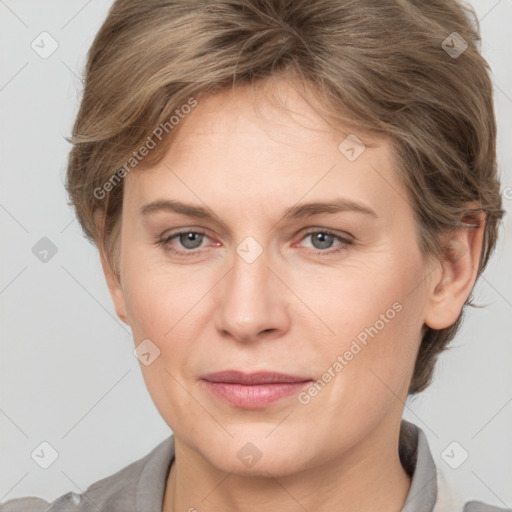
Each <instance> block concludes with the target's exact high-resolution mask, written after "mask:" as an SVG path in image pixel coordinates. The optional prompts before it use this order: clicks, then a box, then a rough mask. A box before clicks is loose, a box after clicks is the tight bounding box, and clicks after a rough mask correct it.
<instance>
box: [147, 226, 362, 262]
mask: <svg viewBox="0 0 512 512" xmlns="http://www.w3.org/2000/svg"><path fill="white" fill-rule="evenodd" d="M189 233H194V234H195V235H201V236H204V237H207V238H209V237H208V235H207V234H206V233H205V232H204V231H201V230H191V229H190V230H185V231H179V232H177V233H173V234H172V235H168V236H166V237H164V238H161V239H159V240H158V241H157V242H156V245H158V246H159V247H162V248H163V250H164V251H165V252H168V253H171V254H173V255H175V256H188V255H195V254H199V253H202V252H204V250H201V249H191V250H186V251H178V250H176V249H174V248H173V247H171V246H170V245H168V244H169V242H170V241H171V240H172V239H173V238H177V237H179V236H180V235H186V234H189ZM318 233H322V234H324V235H330V236H333V237H334V238H336V239H338V241H339V242H340V244H339V245H338V246H337V248H335V249H326V250H321V249H311V250H314V251H316V252H318V253H323V254H337V253H339V252H341V251H344V250H347V249H348V247H349V246H351V245H353V241H352V240H349V239H347V238H343V237H342V236H340V235H338V234H336V233H334V232H333V231H330V230H329V229H315V230H312V231H308V232H307V233H305V234H304V235H303V237H302V238H301V241H302V240H303V239H304V238H306V237H308V236H311V235H314V234H318Z"/></svg>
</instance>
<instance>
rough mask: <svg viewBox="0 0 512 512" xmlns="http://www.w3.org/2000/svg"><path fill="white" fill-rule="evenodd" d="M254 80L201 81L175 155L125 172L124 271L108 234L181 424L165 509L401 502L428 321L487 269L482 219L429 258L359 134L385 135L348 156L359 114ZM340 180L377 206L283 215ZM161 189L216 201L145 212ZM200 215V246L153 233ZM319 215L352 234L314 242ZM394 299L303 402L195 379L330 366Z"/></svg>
mask: <svg viewBox="0 0 512 512" xmlns="http://www.w3.org/2000/svg"><path fill="white" fill-rule="evenodd" d="M261 91H263V89H261V90H259V89H251V88H250V87H248V86H243V87H240V88H238V89H237V90H236V91H235V92H234V93H233V92H231V91H226V92H222V93H219V94H216V95H213V96H208V97H206V98H203V99H201V101H200V102H199V104H198V106H197V107H196V108H195V109H194V110H193V112H192V113H191V114H189V115H188V116H187V118H186V120H185V121H183V122H182V123H183V124H182V125H181V126H180V131H179V132H178V135H177V138H176V140H175V142H174V143H173V145H172V146H171V147H170V149H169V150H168V152H167V153H166V155H165V157H164V159H163V160H162V161H161V162H160V163H159V164H158V165H156V166H153V167H151V168H148V169H143V170H140V169H138V170H134V171H133V172H131V173H130V174H128V175H127V176H126V178H125V180H126V181H125V184H124V186H125V189H124V201H123V211H122V230H121V252H120V254H121V257H120V269H121V270H120V280H117V279H116V277H115V276H114V274H113V273H112V271H111V269H110V267H109V265H108V263H107V258H106V256H105V254H104V252H103V250H102V249H101V248H100V254H101V259H102V264H103V269H104V271H105V276H106V279H107V284H108V286H109V289H110V292H111V295H112V299H113V301H114V304H115V307H116V311H117V314H118V316H119V317H120V318H121V319H122V320H123V321H124V322H126V323H127V324H128V325H129V326H130V327H131V329H132V331H133V335H134V340H135V344H136V345H138V344H139V343H140V342H141V341H142V340H144V339H148V338H149V339H150V340H151V341H152V342H153V343H154V344H155V345H156V346H157V347H158V348H159V350H160V356H159V357H157V358H156V359H155V360H154V362H153V363H152V364H150V365H149V366H145V365H142V364H141V369H142V372H143V376H144V379H145V382H146V385H147V387H148V390H149V392H150V394H151V397H152V399H153V401H154V403H155V405H156V407H157V408H158V411H159V412H160V414H161V415H162V417H163V418H164V420H165V421H166V422H167V423H168V425H169V426H170V428H171V429H172V431H173V433H174V436H175V443H176V460H175V462H174V464H173V465H172V468H171V471H170V474H169V478H168V481H167V486H166V491H165V496H164V503H163V510H164V512H170V511H187V510H190V509H192V510H193V508H194V509H196V510H198V511H199V512H210V511H211V512H213V511H219V510H237V511H240V512H242V511H244V512H245V511H256V510H258V511H261V510H269V509H272V510H280V511H284V512H288V511H294V512H295V511H299V510H300V511H302V510H304V509H305V510H315V511H317V512H323V511H327V510H338V511H370V510H380V511H383V512H386V511H397V510H400V509H401V508H402V506H403V504H404V502H405V499H406V497H407V494H408V491H409V487H410V480H409V478H408V476H407V474H406V473H405V471H404V469H403V468H402V466H401V464H400V460H399V457H398V440H399V427H400V421H401V417H402V413H403V408H404V401H405V399H406V397H407V390H408V387H409V383H410V380H411V376H412V372H413V367H414V362H415V358H416V354H417V351H418V347H419V343H420V340H421V333H422V328H423V327H424V325H429V326H431V327H433V328H436V329H440V328H443V327H447V326H449V325H452V324H453V323H454V322H455V321H456V319H457V317H458V315H459V313H460V311H461V308H462V306H463V304H464V301H465V299H466V298H467V296H468V295H469V293H470V291H471V289H472V287H473V285H474V281H475V278H476V269H477V268H478V258H479V255H480V250H481V244H482V235H483V222H482V223H481V226H480V228H478V229H474V230H464V229H461V230H458V231H455V232H453V233H452V234H451V237H450V239H451V240H453V241H454V243H455V245H454V247H455V248H456V250H457V251H459V256H458V257H457V258H454V259H453V260H451V261H448V260H446V261H442V262H439V261H430V260H426V259H425V258H424V257H423V256H422V254H421V252H420V250H419V246H418V243H417V240H416V226H415V221H414V218H413V212H412V208H411V205H410V204H409V202H408V201H406V200H405V199H404V198H405V197H407V194H406V191H405V189H404V187H403V185H402V184H401V183H400V181H399V180H398V178H397V176H396V175H395V172H394V166H395V164H394V161H393V155H392V154H391V151H390V148H389V145H388V143H387V142H386V141H385V140H370V139H369V138H368V137H366V138H365V136H363V135H362V134H359V137H360V138H361V139H362V140H363V141H367V142H371V143H372V144H373V145H374V147H371V148H370V147H367V148H366V150H365V151H364V152H363V153H362V154H361V155H360V156H359V157H358V158H357V159H356V160H355V161H353V162H351V161H349V160H348V159H347V158H346V157H345V156H344V155H343V154H342V153H341V152H340V151H339V150H338V145H339V144H340V142H341V141H342V140H343V139H344V138H345V137H346V136H347V135H348V133H350V132H348V131H345V132H341V134H340V132H335V131H334V130H333V129H332V128H331V127H330V126H329V125H328V124H327V123H326V122H325V121H324V120H323V118H322V117H321V116H320V115H319V114H318V113H317V112H316V110H315V109H314V108H313V107H312V106H311V105H310V103H309V102H306V101H305V100H304V98H303V97H302V96H301V95H300V94H298V93H297V88H296V87H292V86H291V84H290V83H288V82H278V83H276V84H274V87H273V89H272V91H273V93H274V95H275V96H274V98H275V97H277V98H279V100H280V102H281V104H282V106H281V107H278V106H276V105H275V104H274V103H271V102H269V101H267V99H266V96H265V95H264V94H261ZM255 99H256V100H258V101H257V103H256V104H257V106H258V109H256V107H255V105H256V104H255ZM283 106H285V107H286V108H283ZM291 112H293V113H291ZM339 197H344V198H348V199H350V200H352V201H357V202H359V203H363V204H364V205H366V206H367V207H369V208H371V209H372V210H374V212H375V213H376V216H375V217H373V216H371V215H365V214H362V213H358V212H355V211H344V212H338V213H334V214H332V213H330V214H326V213H324V214H317V215H315V216H313V217H303V218H298V219H284V217H283V215H284V211H285V209H287V208H289V207H292V206H296V205H297V204H303V203H306V202H310V201H315V202H316V201H328V200H333V199H335V198H339ZM157 199H174V200H179V201H182V202H186V203H189V204H192V205H196V206H202V207H206V206H207V207H209V208H210V209H211V210H212V211H213V212H214V213H215V216H216V217H214V218H212V219H200V218H193V217H190V216H187V215H184V214H178V213H173V212H170V211H161V212H157V213H152V214H150V215H141V213H140V211H139V210H140V208H141V207H142V206H143V205H144V204H147V203H149V202H152V201H155V200H157ZM100 215H101V213H100V212H98V214H97V219H98V222H99V219H100ZM198 229H199V230H201V231H205V232H206V234H207V236H205V237H204V238H201V237H199V240H198V241H197V245H199V246H200V248H199V249H193V248H192V249H190V248H189V249H187V247H190V244H189V245H188V246H185V245H183V242H185V243H186V239H185V240H183V238H182V239H181V241H180V238H179V237H174V238H173V239H171V241H169V242H168V243H167V246H168V247H169V246H171V247H173V248H174V249H176V250H180V251H183V252H186V251H187V250H188V251H194V250H195V251H196V252H195V253H193V252H192V254H191V253H190V252H189V254H184V255H181V256H177V255H173V254H171V253H169V252H166V251H165V250H164V248H163V247H162V246H159V245H158V244H157V243H156V242H157V241H158V240H159V239H161V238H162V237H163V236H164V235H168V236H170V235H172V234H173V233H176V232H178V231H186V232H187V230H189V231H194V230H198ZM313 229H314V230H315V232H320V233H321V232H322V229H328V230H332V231H334V232H335V234H338V235H339V236H341V237H345V238H347V236H348V237H349V238H350V239H351V240H352V241H353V243H352V245H347V246H341V247H342V248H341V250H340V251H339V252H337V253H332V252H331V253H328V251H333V250H336V249H339V248H340V244H341V242H340V241H339V239H337V238H336V237H333V238H332V239H331V238H329V237H327V246H326V245H324V246H321V245H320V246H319V243H318V242H316V243H315V236H311V235H309V236H307V235H306V233H308V232H311V231H312V230H313ZM247 236H251V237H253V238H254V239H255V240H256V241H257V242H258V244H259V245H260V246H261V248H262V250H263V252H262V253H261V255H260V256H259V257H258V258H257V259H256V260H255V261H253V262H252V263H247V262H246V261H245V260H244V259H243V258H242V257H240V256H239V255H238V254H237V252H236V249H237V247H238V246H239V244H240V243H241V242H242V241H243V240H244V239H245V238H246V237H247ZM329 242H330V245H329ZM197 251H202V252H197ZM396 302H398V303H399V304H400V305H401V306H402V309H401V311H400V312H399V313H397V314H396V315H395V316H394V318H393V319H392V320H390V321H389V322H387V323H386V324H385V327H384V328H382V329H381V330H380V331H379V333H378V335H377V336H375V337H374V338H373V339H371V338H370V339H369V340H368V343H367V345H366V346H364V348H363V349H362V350H361V351H360V352H359V353H357V355H355V356H354V357H353V359H352V360H351V361H349V362H348V364H346V366H344V368H343V369H342V371H340V372H339V373H336V376H335V378H333V379H332V380H331V381H330V382H329V383H328V384H327V385H326V386H325V388H324V389H322V390H321V392H319V393H318V394H317V395H316V396H315V397H313V398H312V399H311V401H310V402H309V403H307V404H302V403H300V402H299V401H298V399H297V397H296V396H292V397H289V398H286V399H284V400H281V401H278V402H276V403H274V404H272V405H271V406H268V407H266V408H261V409H255V410H248V409H244V408H239V407H235V406H233V405H230V404H227V403H224V402H221V401H220V400H219V399H217V398H216V397H214V396H212V395H211V394H209V393H208V392H207V391H206V390H205V389H204V388H203V386H202V385H201V381H200V377H201V376H202V375H203V374H205V373H208V372H214V371H220V370H224V369H239V370H244V371H246V372H251V371H257V370H274V371H279V372H283V373H289V374H293V375H301V376H305V377H307V378H312V379H320V378H321V377H322V375H323V374H324V373H325V372H326V371H328V369H329V368H330V367H332V366H333V363H334V362H335V361H336V360H337V357H338V355H343V354H344V353H345V352H346V351H347V350H348V349H349V347H350V345H351V343H352V342H353V340H354V339H356V337H357V336H358V334H360V333H361V332H362V331H364V329H365V328H366V327H369V326H372V325H374V324H375V323H376V321H377V320H379V318H381V316H380V315H381V314H385V313H386V311H387V310H389V309H390V308H391V307H392V304H394V303H396ZM248 442H251V443H253V444H254V445H255V446H256V447H257V449H258V450H259V452H261V459H260V460H259V461H258V462H257V463H256V464H254V465H253V466H252V467H246V466H245V465H244V464H242V463H241V461H240V460H239V458H238V457H237V452H238V451H239V450H240V448H242V447H243V446H244V445H245V444H246V443H248Z"/></svg>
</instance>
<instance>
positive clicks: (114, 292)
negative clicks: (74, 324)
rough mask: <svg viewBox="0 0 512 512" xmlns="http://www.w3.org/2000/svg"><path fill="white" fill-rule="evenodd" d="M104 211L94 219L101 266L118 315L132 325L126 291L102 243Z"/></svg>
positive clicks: (98, 212)
mask: <svg viewBox="0 0 512 512" xmlns="http://www.w3.org/2000/svg"><path fill="white" fill-rule="evenodd" d="M101 215H102V212H101V211H100V210H97V211H96V212H95V213H94V219H95V223H96V232H97V233H98V234H99V236H98V237H97V242H96V245H97V247H98V251H99V255H100V260H101V266H102V268H103V274H104V275H105V280H106V282H107V287H108V289H109V292H110V296H111V298H112V302H113V303H114V307H115V310H116V314H117V316H118V317H119V318H120V319H121V320H122V321H123V322H124V323H125V324H127V325H130V324H129V322H128V315H127V313H126V303H125V298H124V292H123V288H122V286H121V282H120V278H118V276H117V275H116V274H115V272H114V271H113V269H112V266H111V265H110V262H109V261H108V258H107V255H106V252H105V248H104V246H103V243H102V239H103V238H102V236H101V233H102V228H101V222H102V218H101Z"/></svg>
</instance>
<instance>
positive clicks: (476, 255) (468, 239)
mask: <svg viewBox="0 0 512 512" xmlns="http://www.w3.org/2000/svg"><path fill="white" fill-rule="evenodd" d="M470 208H474V209H475V210H476V208H478V205H476V204H474V203H472V204H469V205H468V209H470ZM461 220H462V221H464V222H467V223H468V224H472V225H473V226H472V227H468V228H457V229H455V230H453V231H450V233H449V234H447V235H446V236H445V237H444V243H445V246H446V253H445V257H444V258H443V260H442V261H439V262H438V264H440V266H441V272H440V277H438V278H436V281H434V282H432V289H431V292H430V296H429V298H428V302H427V307H426V314H425V324H426V325H428V326H429V327H431V328H432V329H444V328H446V327H450V326H452V325H453V324H454V323H455V322H456V321H457V319H458V317H459V315H460V312H461V310H462V307H463V306H464V303H465V301H466V299H467V298H468V296H469V294H470V293H471V290H472V289H473V286H474V284H475V281H476V276H477V272H478V266H479V264H480V257H481V252H482V243H483V235H484V228H485V213H484V212H482V211H481V210H477V211H472V212H471V213H468V214H465V215H464V216H463V217H462V219H461Z"/></svg>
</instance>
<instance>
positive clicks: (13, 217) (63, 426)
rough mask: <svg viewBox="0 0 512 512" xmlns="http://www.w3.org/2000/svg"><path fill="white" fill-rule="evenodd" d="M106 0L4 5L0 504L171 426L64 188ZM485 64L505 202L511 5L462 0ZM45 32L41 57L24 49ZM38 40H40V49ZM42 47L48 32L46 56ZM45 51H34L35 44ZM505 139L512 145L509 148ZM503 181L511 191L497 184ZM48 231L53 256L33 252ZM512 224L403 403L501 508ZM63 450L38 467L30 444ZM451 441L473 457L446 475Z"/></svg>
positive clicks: (63, 479)
mask: <svg viewBox="0 0 512 512" xmlns="http://www.w3.org/2000/svg"><path fill="white" fill-rule="evenodd" d="M110 4H111V2H110V1H100V0H92V1H91V0H89V1H85V0H82V1H77V0H72V1H71V0H59V1H57V0H53V1H45V2H41V0H32V1H28V0H19V1H14V0H0V38H1V40H0V45H1V62H2V66H1V73H0V102H1V105H0V107H1V118H0V144H1V151H2V159H1V162H2V173H1V185H0V223H1V251H0V258H1V276H0V301H1V323H0V325H1V331H0V332H1V342H2V345H1V367H0V370H1V382H0V384H1V387H0V389H1V400H0V428H1V432H2V437H1V454H2V455H1V458H0V502H3V501H6V500H8V499H12V498H16V497H20V496H27V495H33V496H40V497H43V498H45V499H47V500H48V501H51V500H54V499H55V498H57V497H58V496H60V495H61V494H64V493H66V492H68V491H70V490H73V491H76V492H81V491H84V490H85V489H86V488H87V487H88V485H90V484H91V483H93V482H94V481H96V480H98V479H100V478H103V477H105V476H107V475H110V474H112V473H114V472H115V471H117V470H118V469H120V468H122V467H123V466H125V465H127V464H129V463H130V462H132V461H134V460H135V459H138V458H140V457H142V456H143V455H145V454H146V453H148V452H149V451H150V450H151V449H152V448H153V447H154V446H156V444H157V443H159V442H160V441H161V440H162V439H164V438H165V437H167V436H168V435H169V434H170V429H169V427H168V426H167V425H166V424H165V422H164V421H163V420H162V419H161V417H160V416H159V414H158V412H157V410H156V408H155V406H154V404H153V402H152V401H151V398H150V396H149V394H148V392H147V390H146V387H145V384H144V381H143V379H142V375H141V372H140V368H139V363H138V361H137V359H135V357H134V356H133V353H132V350H133V341H132V338H131V332H130V331H129V329H128V328H127V327H126V326H125V325H124V324H122V322H120V321H119V320H118V319H117V317H116V315H115V311H114V308H113V306H112V303H111V299H110V296H109V294H108V290H107V287H106V285H105V282H104V278H103V274H102V270H101V266H100V263H99V259H98V256H97V251H96V249H95V248H94V247H93V246H91V245H90V244H89V243H88V242H87V241H86V240H85V238H83V236H82V233H81V231H80V229H79V227H78V223H77V221H76V219H75V218H74V215H73V213H72V211H71V209H70V208H69V207H68V206H67V204H66V203H67V198H66V195H65V191H64V187H63V182H64V174H65V167H66V158H67V152H68V150H69V145H68V143H67V142H66V141H65V140H64V137H65V136H69V135H70V133H71V127H72V122H73V118H74V115H75V114H76V111H77V107H78V101H79V96H80V92H81V82H80V79H79V76H80V74H81V71H82V69H83V65H84V63H85V57H86V52H87V50H88V48H89V46H90V44H91V42H92V39H93V37H94V35H95V33H96V31H97V30H98V28H99V27H100V25H101V23H102V21H103V19H104V17H105V15H106V13H107V10H108V7H109V6H110ZM472 4H473V5H474V6H475V8H476V9H477V12H478V15H479V17H480V19H481V28H482V36H483V45H482V50H483V53H484V56H485V57H486V58H487V59H488V61H489V63H490V64H491V67H492V69H493V81H494V84H495V88H496V95H495V102H496V109H497V115H498V124H499V141H498V151H499V162H500V168H501V173H502V183H503V188H504V189H506V190H507V191H508V192H507V194H504V195H506V197H505V201H504V204H505V208H506V209H507V210H508V211H510V210H511V209H512V173H511V168H512V145H511V144H510V140H512V68H511V65H510V55H511V53H512V52H511V50H512V34H511V26H510V22H511V20H512V0H501V1H497V0H474V1H473V2H472ZM43 31H47V32H49V33H50V34H51V36H52V37H53V38H54V39H55V40H56V41H57V42H58V45H59V46H58V48H57V50H56V51H55V52H54V53H53V54H52V55H51V56H50V57H48V58H47V59H43V58H41V57H40V56H39V55H38V54H37V53H36V52H35V51H34V50H33V49H32V48H31V43H32V41H33V40H36V42H37V41H39V40H40V38H39V39H38V37H39V35H40V34H41V32H43ZM39 44H40V45H41V43H39ZM49 44H50V41H49V40H46V43H45V48H46V50H48V48H50V46H49ZM41 51H42V49H41ZM507 143H508V144H507ZM506 187H508V189H507V188H506ZM42 237H48V238H49V239H50V240H51V241H52V242H53V244H55V246H56V248H57V253H56V254H55V255H54V256H53V257H52V258H50V259H49V261H48V262H46V263H42V262H41V261H40V260H39V259H38V258H36V256H35V255H34V254H33V252H32V248H33V247H34V245H35V244H36V243H37V242H38V241H39V240H40V239H41V238H42ZM511 237H512V223H511V219H510V216H507V217H506V219H505V222H504V225H503V228H502V230H501V240H500V243H499V246H498V248H497V251H496V254H495V255H494V257H493V259H492V261H491V263H490V266H489V268H488V269H487V271H486V272H485V274H484V276H483V278H482V279H481V281H480V283H479V284H478V285H477V288H476V293H475V299H476V301H477V302H478V303H480V304H486V305H487V306H486V307H485V308H484V309H470V310H469V311H468V313H467V317H466V321H465V324H464V327H463V329H462V331H461V332H460V334H459V335H458V337H457V339H456V340H455V341H454V343H453V347H454V348H453V349H452V350H451V351H450V352H448V353H446V354H444V355H443V356H442V357H441V359H440V362H439V365H438V367H437V371H436V379H435V383H434V384H433V385H432V386H431V388H430V389H428V390H427V391H426V392H424V393H423V394H422V395H420V396H419V397H417V398H416V399H414V400H410V401H408V403H407V404H406V410H405V418H406V419H409V420H410V421H412V422H414V423H416V424H417V425H418V426H419V427H421V428H422V429H423V430H424V432H425V433H426V435H427V437H428V439H429V442H430V446H431V449H432V452H433V455H434V458H435V461H436V464H437V465H438V467H439V468H440V470H441V471H442V472H443V474H445V475H446V478H447V480H448V482H449V483H450V485H451V486H452V487H453V489H455V490H456V492H457V493H460V494H461V495H462V496H464V497H465V498H475V499H481V500H483V501H486V502H488V503H492V504H495V505H498V506H505V505H507V506H508V507H512V372H511V366H512V364H511V363H512V343H511V330H512V265H511V262H512V247H511ZM43 441H46V442H48V443H50V444H51V445H52V446H53V447H55V449H56V450H57V451H58V453H59V457H58V459H57V460H56V461H55V463H54V464H53V465H51V466H50V467H49V468H48V469H42V468H40V467H39V466H38V465H37V464H36V463H35V462H34V461H33V460H32V458H31V453H32V452H33V451H34V449H36V448H37V447H38V446H39V445H40V443H41V442H43ZM452 441H457V442H458V443H459V444H460V445H461V446H462V447H463V448H464V449H465V450H467V452H468V453H469V458H468V459H467V461H466V462H464V464H462V465H461V466H460V467H459V468H458V469H456V470H454V469H451V468H450V467H449V466H448V465H447V464H446V462H445V461H444V460H443V458H442V457H441V453H442V451H443V450H444V449H445V448H446V446H448V445H449V444H450V443H451V442H452Z"/></svg>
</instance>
